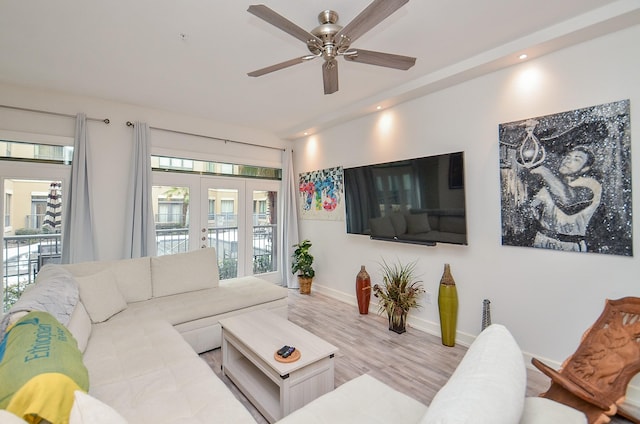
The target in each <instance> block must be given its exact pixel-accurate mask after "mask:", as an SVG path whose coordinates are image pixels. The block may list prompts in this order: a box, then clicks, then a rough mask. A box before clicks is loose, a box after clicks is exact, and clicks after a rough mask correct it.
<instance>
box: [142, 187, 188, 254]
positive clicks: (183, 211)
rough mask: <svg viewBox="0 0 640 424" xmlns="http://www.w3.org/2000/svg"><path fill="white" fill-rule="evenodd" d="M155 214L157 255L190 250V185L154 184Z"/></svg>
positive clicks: (153, 201)
mask: <svg viewBox="0 0 640 424" xmlns="http://www.w3.org/2000/svg"><path fill="white" fill-rule="evenodd" d="M151 196H152V203H153V216H154V221H155V224H156V248H157V255H158V256H162V255H171V254H173V253H181V252H187V251H188V250H189V219H190V216H189V205H190V189H189V187H188V186H179V185H178V186H170V185H154V186H153V188H152V194H151Z"/></svg>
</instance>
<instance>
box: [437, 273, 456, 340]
mask: <svg viewBox="0 0 640 424" xmlns="http://www.w3.org/2000/svg"><path fill="white" fill-rule="evenodd" d="M438 309H439V311H440V331H441V334H442V344H443V345H445V346H455V344H456V324H457V321H458V291H457V289H456V282H455V281H454V280H453V276H452V275H451V269H450V267H449V264H445V265H444V273H443V274H442V278H441V279H440V289H439V290H438Z"/></svg>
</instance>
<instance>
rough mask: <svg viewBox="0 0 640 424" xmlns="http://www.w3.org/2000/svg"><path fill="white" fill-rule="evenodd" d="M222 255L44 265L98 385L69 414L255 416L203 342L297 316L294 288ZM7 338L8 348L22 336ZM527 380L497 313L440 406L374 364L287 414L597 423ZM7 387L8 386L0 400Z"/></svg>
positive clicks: (46, 280) (49, 300)
mask: <svg viewBox="0 0 640 424" xmlns="http://www.w3.org/2000/svg"><path fill="white" fill-rule="evenodd" d="M216 264H217V261H216V259H215V251H214V250H213V249H203V250H200V251H197V252H191V253H186V254H179V255H172V256H163V257H158V258H141V259H130V260H122V261H109V262H92V263H84V264H75V265H63V266H60V265H50V266H48V267H45V268H43V269H42V270H41V272H40V274H39V275H38V279H37V282H36V285H35V286H34V289H35V288H36V287H40V288H39V289H38V290H44V289H46V288H47V287H49V288H53V290H49V293H45V295H44V296H41V295H40V296H37V297H40V298H44V299H45V300H44V301H43V309H45V310H47V311H48V312H51V314H56V317H55V318H53V317H51V319H52V321H54V322H55V323H56V324H59V325H60V329H59V330H56V331H54V333H56V332H57V333H58V334H62V333H64V332H65V331H67V332H69V334H72V335H73V338H71V339H72V343H73V349H75V350H76V351H78V350H79V351H81V352H82V355H81V356H80V355H78V357H79V358H80V359H79V360H78V362H81V366H83V367H86V370H87V371H88V382H89V383H88V395H87V394H85V393H83V392H82V389H83V388H81V390H72V389H69V388H68V387H65V389H66V391H67V392H70V393H69V395H68V397H70V398H71V400H70V401H69V405H68V408H69V410H67V411H66V414H67V415H66V416H68V417H69V421H68V422H69V423H70V424H79V423H92V424H102V423H105V424H106V423H108V424H122V423H127V422H128V423H131V424H133V423H136V424H139V423H154V424H164V423H166V424H176V423H177V424H179V423H214V422H215V423H233V424H242V423H255V420H254V418H253V417H252V416H251V414H250V413H249V412H248V411H247V409H246V408H245V407H244V406H243V405H242V403H240V401H239V400H237V399H236V398H235V396H234V395H233V394H232V392H231V391H230V390H229V389H228V388H227V387H226V385H225V384H224V383H223V382H222V380H220V379H219V378H218V377H217V376H216V375H215V373H214V372H213V370H211V369H210V368H209V366H208V365H207V364H206V363H205V362H204V361H203V360H202V359H201V358H200V357H199V356H198V354H197V352H202V351H204V350H208V349H211V348H215V347H218V346H219V345H220V338H221V330H220V326H219V324H218V320H219V319H221V318H222V317H226V316H229V315H232V314H238V313H242V312H244V311H248V310H253V309H256V308H264V309H270V310H273V311H275V312H276V313H279V314H281V315H283V316H285V317H286V311H287V290H286V289H284V288H281V287H277V286H275V285H273V284H271V283H268V282H265V281H262V280H259V279H257V278H253V277H246V278H239V279H233V280H227V281H224V282H219V281H218V270H217V265H216ZM67 286H72V287H76V291H77V292H76V293H75V297H76V300H75V301H74V295H73V293H66V292H65V290H64V287H67ZM58 292H63V293H62V294H60V293H58ZM33 293H34V291H33V289H32V290H30V291H28V292H25V294H24V295H23V298H22V299H21V301H19V302H18V304H16V308H15V310H13V309H12V311H10V314H9V315H8V317H9V318H10V319H11V320H13V323H14V324H15V323H16V322H17V323H18V324H21V323H22V322H23V321H26V320H28V318H29V317H30V316H33V313H32V314H29V315H26V316H25V315H24V314H26V310H30V309H31V306H32V303H30V302H31V301H33V298H34V297H36V296H34V295H33ZM78 294H79V301H78V299H77V298H78ZM21 302H22V304H21ZM21 309H24V311H23V310H21ZM38 310H41V309H40V307H38ZM4 321H5V320H4V319H3V324H4ZM32 321H33V320H32ZM58 321H59V322H58ZM18 324H15V325H14V327H13V328H17V327H19V325H18ZM63 324H64V326H63ZM65 326H66V327H65ZM26 327H28V326H27V325H21V327H20V328H21V329H24V328H26ZM13 328H12V329H11V331H10V333H13V332H14V329H13ZM8 334H9V333H8ZM18 334H19V333H18ZM6 339H7V340H8V343H7V350H8V351H9V350H11V349H12V339H11V337H10V336H8V337H7V338H6ZM62 339H65V336H64V334H62ZM74 339H75V340H74ZM76 342H77V348H76ZM38 349H40V347H39V348H38ZM30 352H31V353H33V352H34V351H33V350H32V351H30ZM39 352H40V351H38V353H39ZM1 353H2V352H0V381H3V380H2V377H3V375H7V374H3V373H5V372H6V371H10V372H14V371H15V370H13V369H10V370H7V369H6V368H5V369H4V370H3V369H2V367H3V360H2V355H1ZM4 354H5V355H6V352H4ZM14 356H15V355H14ZM5 359H7V358H5ZM14 359H17V361H14V362H13V363H9V365H10V366H13V365H12V364H18V366H21V365H20V364H21V362H22V356H20V355H18V357H17V358H14ZM9 375H13V374H9ZM5 378H6V377H5ZM48 381H49V383H48V384H47V385H41V386H39V387H37V388H36V389H37V390H36V392H37V393H38V395H39V396H44V397H47V396H48V399H51V396H54V397H56V400H60V401H61V403H62V401H63V400H64V396H62V395H61V394H60V392H61V390H59V389H58V388H56V387H52V386H51V384H50V381H51V380H48ZM525 390H526V369H525V365H524V359H523V356H522V353H521V351H520V348H519V347H518V345H517V343H516V342H515V340H514V338H513V337H512V335H511V334H510V333H509V331H508V330H507V329H506V328H505V327H503V326H501V325H497V324H494V325H492V326H490V327H488V328H487V329H486V330H484V331H483V332H482V333H481V334H480V335H479V336H478V337H477V339H476V340H475V341H474V343H473V344H472V345H471V346H470V348H469V350H468V352H467V353H466V355H465V357H464V358H463V360H462V361H461V363H460V364H459V366H458V367H457V369H456V371H455V372H454V373H453V375H452V376H451V378H450V379H449V381H448V383H447V384H446V385H445V386H444V387H443V388H442V389H441V390H440V391H439V392H438V393H437V394H436V396H435V398H434V399H433V401H432V402H431V405H430V406H429V407H427V406H426V405H424V404H422V403H420V402H418V401H416V400H415V399H413V398H412V397H410V396H407V395H406V394H403V393H400V392H399V391H397V390H394V389H393V388H391V387H390V386H388V385H386V384H384V383H382V382H380V381H379V380H376V379H375V378H373V377H371V376H369V375H366V374H365V375H362V376H360V377H358V378H355V379H353V380H351V381H349V382H347V383H345V384H343V385H341V386H340V387H338V388H337V389H335V390H333V391H332V392H329V393H327V394H325V395H323V396H321V397H320V398H318V399H316V400H315V401H312V402H311V403H309V404H307V405H306V406H304V407H303V408H301V409H299V410H297V411H294V412H293V413H292V414H290V415H288V416H287V417H285V418H283V419H282V420H281V421H279V424H298V423H299V424H329V423H331V424H335V423H345V424H346V423H349V424H353V423H362V424H364V423H367V424H370V423H380V424H382V423H391V422H393V423H396V422H397V423H403V424H405V423H416V424H418V423H420V424H550V423H554V424H555V423H562V424H586V418H585V416H584V414H582V413H581V412H578V411H576V410H574V409H572V408H569V407H566V406H564V405H561V404H559V403H556V402H553V401H550V400H548V399H543V398H525ZM5 395H6V394H5V393H3V392H2V387H1V386H0V406H1V405H2V401H3V396H5ZM36 396H37V395H31V394H27V395H26V396H25V395H24V393H23V394H22V395H21V401H22V403H23V404H26V406H24V408H23V409H22V411H28V410H29V409H28V408H31V407H32V405H31V404H33V405H35V406H33V408H37V407H39V406H40V405H39V402H37V401H35V402H34V398H35V397H36ZM15 397H20V396H15ZM4 399H6V398H4ZM7 409H9V408H7ZM31 410H33V409H31ZM14 412H15V410H14ZM66 416H65V419H66ZM65 419H61V420H52V421H53V422H54V424H57V423H58V422H61V423H66V422H67V421H65ZM14 422H23V423H24V421H22V420H20V418H18V417H16V416H15V415H12V414H11V413H9V412H7V411H5V410H2V409H0V423H1V424H9V423H14Z"/></svg>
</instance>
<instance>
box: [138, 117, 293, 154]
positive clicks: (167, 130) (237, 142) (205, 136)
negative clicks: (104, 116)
mask: <svg viewBox="0 0 640 424" xmlns="http://www.w3.org/2000/svg"><path fill="white" fill-rule="evenodd" d="M133 126H134V123H133V122H131V121H127V127H133ZM149 128H150V129H152V130H157V131H166V132H170V133H174V134H182V135H192V136H195V137H202V138H208V139H211V140H218V141H224V142H225V143H236V144H244V145H245V146H253V147H262V148H263V149H273V150H281V151H284V150H285V149H282V148H280V147H272V146H265V145H263V144H254V143H247V142H246V141H237V140H229V139H227V138H220V137H213V136H210V135H203V134H196V133H191V132H186V131H178V130H170V129H167V128H158V127H152V126H149Z"/></svg>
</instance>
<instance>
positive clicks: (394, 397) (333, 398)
mask: <svg viewBox="0 0 640 424" xmlns="http://www.w3.org/2000/svg"><path fill="white" fill-rule="evenodd" d="M372 402H373V404H372ZM375 402H380V403H379V404H375ZM426 410H427V407H426V406H425V405H423V404H422V403H420V402H418V401H417V400H415V399H413V398H411V397H409V396H407V395H405V394H403V393H400V392H398V391H397V390H395V389H392V388H391V387H389V386H387V385H386V384H384V383H382V382H380V381H379V380H377V379H375V378H373V377H371V376H370V375H368V374H363V375H361V376H359V377H356V378H354V379H353V380H350V381H348V382H346V383H344V384H343V385H341V386H339V387H338V388H336V389H335V390H333V391H331V392H329V393H327V394H324V395H322V396H321V397H319V398H317V399H315V400H313V401H312V402H310V403H308V404H307V405H305V406H304V407H303V408H301V409H298V410H297V411H294V412H293V413H291V414H289V415H287V416H286V417H284V418H283V419H282V420H280V421H278V424H293V423H300V424H335V423H345V424H347V423H348V424H387V423H415V422H418V420H419V419H420V417H422V416H423V415H424V413H425V411H426Z"/></svg>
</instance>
